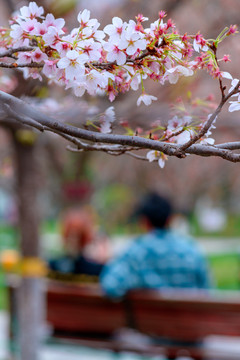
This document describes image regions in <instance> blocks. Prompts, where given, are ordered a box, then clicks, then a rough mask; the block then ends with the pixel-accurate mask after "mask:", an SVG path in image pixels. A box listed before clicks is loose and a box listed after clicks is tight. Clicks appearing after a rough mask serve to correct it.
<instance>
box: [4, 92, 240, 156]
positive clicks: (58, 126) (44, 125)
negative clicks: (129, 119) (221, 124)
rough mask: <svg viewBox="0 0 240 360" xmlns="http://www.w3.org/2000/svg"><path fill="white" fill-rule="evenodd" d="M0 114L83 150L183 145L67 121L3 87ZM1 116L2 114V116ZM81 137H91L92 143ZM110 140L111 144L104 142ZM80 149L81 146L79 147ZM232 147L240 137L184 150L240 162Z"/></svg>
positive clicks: (166, 149) (170, 149)
mask: <svg viewBox="0 0 240 360" xmlns="http://www.w3.org/2000/svg"><path fill="white" fill-rule="evenodd" d="M0 110H2V111H1V112H0V116H1V117H2V119H4V120H5V121H6V119H7V118H9V120H10V119H15V120H17V121H19V122H20V123H22V124H25V125H29V126H31V127H33V128H37V129H39V130H47V131H51V132H53V133H57V134H58V135H60V136H62V137H64V138H65V139H67V140H68V141H70V142H72V143H74V144H75V145H76V146H77V147H79V148H80V149H82V150H88V151H105V152H108V153H110V154H115V155H117V154H120V153H121V154H122V153H127V154H128V155H129V154H130V153H131V156H134V157H138V158H141V157H139V156H138V155H136V154H133V153H132V152H131V151H133V150H140V149H144V150H157V151H160V152H163V153H164V154H166V155H169V156H179V152H180V151H182V149H181V145H177V144H171V143H166V142H161V141H158V140H151V139H146V138H141V137H139V136H127V135H115V134H102V133H98V132H94V131H89V130H85V129H81V128H77V127H74V126H71V125H67V124H64V123H62V122H60V121H57V120H56V119H54V118H52V117H50V116H48V115H45V114H43V113H41V112H40V111H39V110H37V109H35V108H34V107H32V106H31V105H29V104H27V103H25V102H24V101H22V100H20V99H18V98H16V97H14V96H12V95H9V94H6V93H4V92H2V91H0ZM0 119H1V118H0ZM81 140H85V141H90V144H88V143H85V142H83V141H81ZM104 144H108V145H104ZM76 150H77V149H76ZM232 150H240V141H238V142H230V143H224V144H218V145H216V146H212V145H203V144H192V145H191V146H189V147H188V148H187V149H186V150H185V151H184V153H183V155H184V156H186V155H187V154H194V155H199V156H218V157H221V158H223V159H225V160H228V161H231V162H240V154H236V153H233V151H232Z"/></svg>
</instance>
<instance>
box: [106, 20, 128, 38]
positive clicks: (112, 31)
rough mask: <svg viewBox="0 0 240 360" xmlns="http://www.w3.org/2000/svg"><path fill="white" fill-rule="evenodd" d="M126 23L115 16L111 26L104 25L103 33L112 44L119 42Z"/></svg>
mask: <svg viewBox="0 0 240 360" xmlns="http://www.w3.org/2000/svg"><path fill="white" fill-rule="evenodd" d="M126 25H127V23H125V22H123V21H122V19H120V18H119V17H117V16H115V17H114V18H113V19H112V24H109V25H106V26H105V28H104V29H103V31H104V32H105V33H106V34H107V35H109V36H110V38H111V41H112V42H116V41H117V42H119V40H120V39H121V37H122V34H123V33H124V30H125V28H126Z"/></svg>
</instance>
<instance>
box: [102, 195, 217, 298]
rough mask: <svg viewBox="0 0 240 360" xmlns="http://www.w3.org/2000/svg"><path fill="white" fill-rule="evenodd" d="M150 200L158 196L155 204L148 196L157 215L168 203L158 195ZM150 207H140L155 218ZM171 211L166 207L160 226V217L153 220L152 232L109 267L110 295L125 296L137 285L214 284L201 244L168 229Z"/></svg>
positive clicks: (105, 277) (104, 276)
mask: <svg viewBox="0 0 240 360" xmlns="http://www.w3.org/2000/svg"><path fill="white" fill-rule="evenodd" d="M150 199H151V200H154V199H155V204H154V205H153V203H152V202H149V198H148V206H147V208H152V207H153V209H154V212H153V213H154V215H153V217H155V218H157V216H158V215H159V212H161V211H163V210H164V209H163V207H164V205H166V204H165V203H164V202H162V200H163V199H162V198H159V197H158V196H156V195H154V196H153V195H152V198H151V197H150ZM157 202H158V204H157ZM158 206H159V209H158ZM147 208H146V207H145V208H144V207H143V208H142V209H140V214H145V215H147V217H148V218H151V214H150V212H149V211H148V210H149V209H147ZM158 210H159V212H158V215H156V213H155V212H156V211H158ZM170 213H171V209H170V208H168V209H167V207H165V213H164V214H160V215H159V216H160V218H161V219H163V217H164V216H165V215H166V216H165V217H164V219H163V221H162V222H160V225H161V226H160V227H157V226H156V225H157V219H155V220H156V222H155V220H154V219H152V220H153V222H155V224H154V226H153V227H152V229H151V231H149V232H148V233H147V234H145V235H142V236H140V237H139V238H138V239H136V240H135V241H134V243H133V244H132V245H131V246H130V247H129V248H128V249H127V250H126V251H125V252H124V253H123V254H122V255H121V256H119V257H118V258H116V259H115V260H113V261H111V262H110V263H109V264H108V265H106V266H105V268H104V270H103V272H102V274H101V285H102V288H103V290H104V291H105V293H106V294H107V295H109V296H112V297H114V296H123V295H124V294H125V293H126V292H127V291H128V290H130V289H134V288H159V289H163V288H169V287H171V288H191V289H199V288H201V289H206V288H209V287H210V283H211V281H210V279H209V271H208V268H207V263H206V261H205V259H204V256H203V255H202V254H201V251H200V250H199V248H198V246H197V244H196V243H195V242H194V241H193V240H191V239H188V238H185V237H182V236H180V235H179V234H177V233H174V232H172V231H170V230H168V229H167V227H166V221H167V218H168V217H169V216H170ZM148 220H149V219H148ZM158 220H159V219H158ZM158 223H159V222H158Z"/></svg>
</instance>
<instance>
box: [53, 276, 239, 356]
mask: <svg viewBox="0 0 240 360" xmlns="http://www.w3.org/2000/svg"><path fill="white" fill-rule="evenodd" d="M47 321H48V323H49V324H50V325H51V327H52V331H53V332H52V335H53V337H54V338H60V339H62V341H65V342H68V341H70V342H71V343H76V344H80V345H85V346H91V347H95V348H107V349H112V350H113V351H116V352H120V351H123V350H124V351H126V350H128V351H134V352H138V353H142V354H144V353H146V354H166V356H167V357H168V358H169V359H174V358H175V357H177V356H179V355H189V356H191V357H192V358H194V359H215V360H220V359H225V360H232V359H240V352H239V354H237V355H236V354H234V353H232V352H231V351H230V352H229V353H227V354H226V353H225V354H224V353H222V352H221V351H220V352H219V353H218V352H216V350H211V349H209V348H206V347H205V346H204V340H205V339H206V337H207V336H209V335H224V336H239V339H240V294H238V293H229V292H227V293H225V292H210V293H206V292H204V291H198V292H195V291H189V290H188V291H177V292H176V291H173V290H167V291H164V292H159V291H157V290H135V291H132V292H130V293H129V294H128V296H127V297H126V298H125V299H122V300H110V299H108V298H107V297H106V296H104V294H103V293H102V291H101V289H100V288H99V287H98V286H97V285H86V284H85V285H82V286H81V285H72V284H69V285H68V284H63V283H61V282H57V281H55V282H54V281H49V282H48V285H47ZM129 327H130V328H132V329H135V330H137V331H138V333H135V332H134V331H133V333H132V334H133V335H134V336H135V335H136V336H140V337H139V339H140V340H139V342H138V343H136V341H135V342H134V343H131V342H130V341H129V339H128V338H127V339H126V338H125V339H124V338H122V337H120V338H119V336H115V334H116V332H117V331H119V329H121V328H129ZM123 334H124V332H123ZM126 334H127V335H128V334H129V333H128V332H126ZM141 334H146V335H148V336H149V337H150V338H147V340H148V339H149V340H150V341H149V342H148V341H147V342H145V340H146V338H145V337H143V338H141V336H142V335H141ZM130 335H131V332H130ZM131 337H132V336H131ZM142 339H143V341H142Z"/></svg>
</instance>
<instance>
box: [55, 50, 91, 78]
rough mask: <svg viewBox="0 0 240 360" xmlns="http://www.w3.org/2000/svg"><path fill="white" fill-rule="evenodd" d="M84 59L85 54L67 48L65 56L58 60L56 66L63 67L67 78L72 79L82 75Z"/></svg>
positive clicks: (86, 57) (85, 57) (86, 58)
mask: <svg viewBox="0 0 240 360" xmlns="http://www.w3.org/2000/svg"><path fill="white" fill-rule="evenodd" d="M86 61H88V56H87V55H85V54H79V53H78V52H77V51H76V50H69V51H68V52H67V54H66V56H65V57H64V58H62V59H60V60H59V61H58V63H57V66H58V68H59V69H65V75H66V79H67V80H74V79H78V78H79V77H80V76H82V75H84V73H85V66H84V64H85V62H86Z"/></svg>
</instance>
